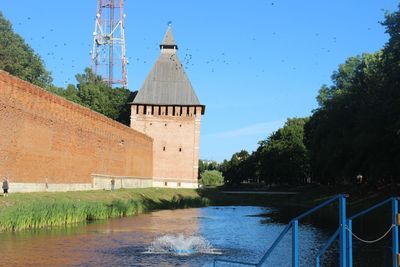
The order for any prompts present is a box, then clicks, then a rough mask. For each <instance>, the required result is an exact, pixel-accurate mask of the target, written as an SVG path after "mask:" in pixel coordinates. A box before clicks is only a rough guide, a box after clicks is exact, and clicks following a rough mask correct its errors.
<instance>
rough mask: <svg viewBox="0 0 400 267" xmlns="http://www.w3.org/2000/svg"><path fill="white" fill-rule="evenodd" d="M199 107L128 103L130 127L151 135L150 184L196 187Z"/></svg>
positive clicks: (199, 121) (199, 122)
mask: <svg viewBox="0 0 400 267" xmlns="http://www.w3.org/2000/svg"><path fill="white" fill-rule="evenodd" d="M201 110H202V108H201V107H199V106H197V107H190V106H187V107H183V106H152V105H147V106H145V105H132V106H131V127H132V128H133V129H135V130H137V131H140V132H142V133H145V134H146V135H148V136H151V137H153V139H154V146H153V155H154V163H155V164H154V169H153V175H154V177H153V186H155V187H184V188H197V187H198V181H197V176H198V160H199V145H200V124H201Z"/></svg>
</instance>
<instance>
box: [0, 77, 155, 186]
mask: <svg viewBox="0 0 400 267" xmlns="http://www.w3.org/2000/svg"><path fill="white" fill-rule="evenodd" d="M93 173H96V174H102V175H114V176H129V177H141V178H152V177H153V139H152V138H151V137H148V136H146V135H145V134H143V133H140V132H138V131H135V130H133V129H131V128H129V127H126V126H125V125H122V124H120V123H118V122H115V121H113V120H111V119H108V118H107V117H105V116H103V115H101V114H98V113H96V112H93V111H91V110H89V109H87V108H85V107H82V106H80V105H77V104H75V103H72V102H70V101H67V100H65V99H63V98H61V97H58V96H56V95H54V94H51V93H49V92H47V91H45V90H43V89H41V88H39V87H37V86H34V85H32V84H30V83H27V82H25V81H22V80H20V79H18V78H16V77H13V76H11V75H9V74H7V73H6V72H2V71H0V175H1V177H3V176H4V175H7V176H8V177H9V178H10V182H12V183H13V182H14V183H49V184H57V183H59V184H71V183H92V178H91V174H93ZM11 191H12V189H11Z"/></svg>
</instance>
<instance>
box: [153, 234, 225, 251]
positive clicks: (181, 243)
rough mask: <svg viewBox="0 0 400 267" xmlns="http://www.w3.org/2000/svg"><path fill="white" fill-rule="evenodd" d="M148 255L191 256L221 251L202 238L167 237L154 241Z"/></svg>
mask: <svg viewBox="0 0 400 267" xmlns="http://www.w3.org/2000/svg"><path fill="white" fill-rule="evenodd" d="M147 253H156V254H176V255H183V256H185V255H190V254H194V253H200V254H221V252H220V251H218V250H216V249H214V248H213V247H212V245H211V244H210V242H208V241H207V240H206V239H204V238H203V237H201V236H188V237H185V236H183V235H182V234H180V235H176V236H174V235H165V236H162V237H158V238H157V239H156V240H154V241H153V242H152V243H151V245H150V247H149V249H148V251H147Z"/></svg>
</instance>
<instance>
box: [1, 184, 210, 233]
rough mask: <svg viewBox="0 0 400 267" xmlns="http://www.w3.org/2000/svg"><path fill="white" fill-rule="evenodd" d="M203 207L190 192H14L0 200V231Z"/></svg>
mask: <svg viewBox="0 0 400 267" xmlns="http://www.w3.org/2000/svg"><path fill="white" fill-rule="evenodd" d="M207 204H209V201H208V199H206V198H204V197H202V196H200V195H199V194H198V193H197V191H196V190H193V189H157V188H145V189H123V190H116V191H114V192H110V191H82V192H65V193H64V192H63V193H59V192H58V193H50V192H44V193H14V194H10V196H8V197H1V198H0V231H18V230H22V229H37V228H42V227H49V226H60V225H66V224H72V223H78V222H84V221H91V220H98V219H107V218H113V217H123V216H129V215H135V214H140V213H143V212H149V211H153V210H159V209H176V208H188V207H200V206H204V205H207Z"/></svg>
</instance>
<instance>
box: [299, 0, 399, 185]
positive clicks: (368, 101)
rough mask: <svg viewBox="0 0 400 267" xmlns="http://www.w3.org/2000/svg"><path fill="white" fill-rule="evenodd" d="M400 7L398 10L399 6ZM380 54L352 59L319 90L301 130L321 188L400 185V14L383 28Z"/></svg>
mask: <svg viewBox="0 0 400 267" xmlns="http://www.w3.org/2000/svg"><path fill="white" fill-rule="evenodd" d="M399 7H400V6H399ZM382 25H383V26H385V27H386V32H387V33H388V34H389V36H390V38H389V41H388V42H387V43H386V45H385V46H384V48H383V49H382V50H381V51H378V52H376V53H373V54H363V55H361V56H356V57H351V58H349V59H348V60H346V62H345V63H344V64H341V65H340V66H339V69H338V71H336V72H334V74H333V75H332V82H333V85H332V86H330V87H327V86H323V87H322V88H321V90H320V94H319V95H318V97H317V100H318V102H319V104H320V106H319V108H318V109H316V110H315V111H314V112H313V115H312V116H311V118H310V121H309V122H308V123H307V124H306V125H305V139H306V145H307V148H308V150H309V152H310V158H311V163H312V164H311V167H312V172H313V176H314V178H315V179H316V180H318V181H320V182H322V183H342V182H352V181H353V180H354V179H355V176H356V175H357V174H358V173H362V174H363V176H364V178H366V179H367V181H368V182H370V183H388V182H393V181H399V180H400V166H399V164H398V162H400V138H399V136H400V90H399V88H400V64H399V63H400V11H397V12H394V13H391V14H386V16H385V21H384V22H383V23H382Z"/></svg>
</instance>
